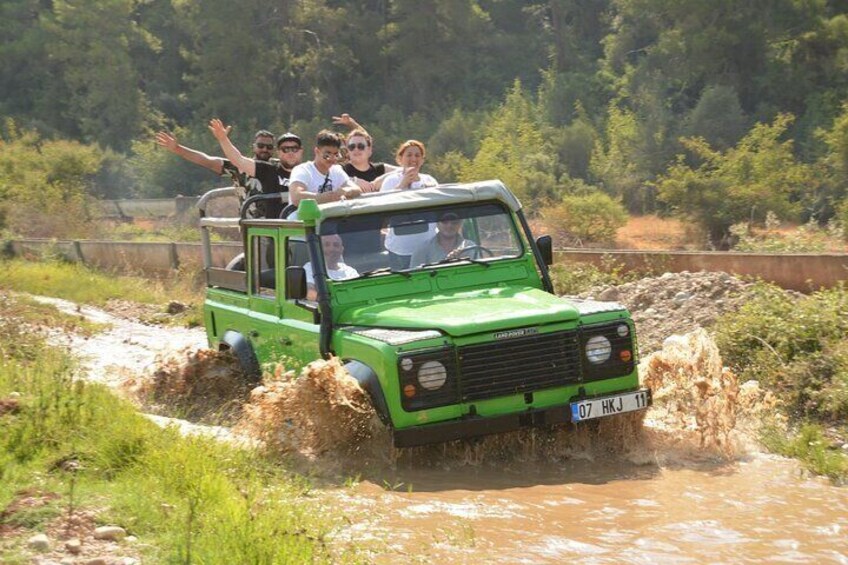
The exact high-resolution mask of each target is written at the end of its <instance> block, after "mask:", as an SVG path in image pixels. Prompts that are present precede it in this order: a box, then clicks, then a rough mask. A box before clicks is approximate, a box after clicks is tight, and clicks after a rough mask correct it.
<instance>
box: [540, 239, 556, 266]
mask: <svg viewBox="0 0 848 565" xmlns="http://www.w3.org/2000/svg"><path fill="white" fill-rule="evenodd" d="M536 247H538V248H539V255H541V256H542V261H543V262H544V263H545V265H547V266H548V267H550V266H551V265H553V264H554V240H553V239H551V236H549V235H543V236H540V237H539V238H538V239H536Z"/></svg>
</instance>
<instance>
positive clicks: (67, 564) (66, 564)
mask: <svg viewBox="0 0 848 565" xmlns="http://www.w3.org/2000/svg"><path fill="white" fill-rule="evenodd" d="M76 562H77V560H76V559H74V558H73V557H63V558H62V560H61V561H59V565H74V563H76Z"/></svg>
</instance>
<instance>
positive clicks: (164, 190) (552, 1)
mask: <svg viewBox="0 0 848 565" xmlns="http://www.w3.org/2000/svg"><path fill="white" fill-rule="evenodd" d="M0 16H2V18H3V22H4V38H3V41H2V42H0V117H3V118H6V117H9V118H13V119H14V120H15V122H16V123H17V124H20V125H21V127H23V128H25V129H28V130H29V129H31V130H34V131H37V132H38V134H39V135H40V136H41V137H42V139H44V140H51V139H68V140H75V141H77V142H79V143H82V144H83V145H86V146H87V145H90V144H98V145H99V146H100V147H103V148H104V150H107V151H111V153H109V154H108V155H107V158H105V159H104V160H103V162H102V165H101V166H102V169H103V170H101V171H99V172H98V174H97V176H96V177H95V183H96V184H95V185H94V187H93V189H92V190H93V193H94V194H96V195H100V196H105V195H111V196H131V195H142V194H143V195H162V196H166V195H173V194H176V193H183V194H192V193H194V194H197V193H199V192H201V191H203V190H205V189H208V188H210V187H211V186H215V185H216V184H218V183H220V180H218V179H216V178H215V177H214V176H212V175H211V174H209V173H208V172H204V171H202V170H198V169H197V168H192V167H191V166H187V165H186V164H185V163H182V162H180V161H179V160H178V159H177V158H176V157H174V156H173V155H163V154H162V152H161V150H158V149H156V148H155V146H154V145H153V144H152V142H151V132H152V131H153V130H154V129H156V128H160V127H166V128H168V129H172V130H177V131H179V132H180V135H181V139H183V140H185V141H186V142H187V143H190V144H193V146H196V147H198V148H199V149H202V150H204V151H207V152H213V153H217V147H216V145H215V143H214V141H213V140H211V138H210V137H209V135H208V132H207V130H206V123H207V122H208V120H209V119H210V118H211V117H220V118H222V119H224V120H225V121H226V122H227V123H228V124H232V125H233V126H234V129H233V138H234V140H235V141H236V143H237V144H239V145H240V146H242V147H244V148H245V149H246V148H247V147H248V144H249V143H250V141H251V140H252V134H253V132H255V131H256V130H257V129H259V128H268V129H271V130H272V131H274V132H276V133H281V132H282V131H286V130H295V131H297V132H298V133H300V134H301V135H302V136H303V137H304V138H305V139H308V138H309V137H310V136H312V135H314V133H315V132H317V131H318V130H319V129H321V128H323V127H326V126H327V125H329V123H330V118H331V116H333V115H338V114H339V113H341V112H345V111H347V112H350V113H351V114H353V115H354V116H356V118H357V119H358V120H360V121H361V122H362V123H364V124H366V125H367V127H368V129H369V131H371V133H372V134H374V136H375V140H376V145H375V157H376V158H377V159H380V160H388V161H391V160H392V159H391V157H392V150H393V148H394V147H395V146H396V144H397V143H399V142H400V141H402V140H405V139H408V138H418V139H422V140H427V141H428V145H429V147H428V149H429V151H428V159H429V163H428V166H430V167H432V170H433V172H435V173H438V178H440V179H441V180H446V181H451V180H459V179H463V180H478V179H480V178H481V177H492V176H494V177H498V178H501V179H502V180H504V181H505V182H507V184H508V185H510V187H511V188H514V189H516V191H517V192H518V193H519V194H521V196H522V198H524V199H526V200H527V201H528V203H541V202H545V201H547V200H548V199H550V198H559V197H560V196H561V195H562V194H563V193H564V192H567V186H568V185H569V183H571V182H572V181H575V180H581V181H584V182H586V183H588V184H589V185H592V186H596V187H598V188H599V189H600V190H602V191H603V192H605V193H606V194H608V195H609V196H611V197H612V198H613V199H614V200H617V201H620V202H622V203H623V204H624V205H625V206H626V208H627V209H628V210H630V211H631V212H639V213H641V212H656V211H661V212H662V211H669V210H670V208H669V207H670V206H672V205H673V206H674V207H675V209H680V210H683V208H681V207H680V205H679V202H677V201H676V200H674V199H668V198H665V199H662V200H658V199H657V187H658V186H660V184H665V186H670V185H669V184H668V183H669V182H670V181H669V180H668V179H672V178H677V177H679V176H681V175H683V173H684V172H685V171H684V169H681V167H689V170H690V171H698V170H700V168H701V167H703V166H705V165H704V159H705V157H704V155H701V154H700V153H704V150H705V148H706V147H708V148H709V151H711V152H717V153H719V154H725V153H727V152H734V151H740V150H741V149H740V148H741V147H742V145H740V144H741V143H742V141H741V140H743V139H749V141H750V138H748V137H746V136H750V135H753V134H754V132H757V131H760V130H757V129H756V127H755V129H754V130H751V128H752V127H753V124H755V123H762V124H770V123H776V122H775V120H777V119H779V118H778V116H780V115H782V114H791V115H794V116H796V117H797V119H796V120H794V121H793V122H792V123H791V124H789V123H787V124H786V128H785V131H784V132H783V134H782V135H783V137H782V139H783V140H784V142H785V141H786V140H789V139H792V140H793V141H794V143H792V144H791V145H790V146H788V149H787V151H789V152H791V154H792V155H793V156H794V158H795V159H796V161H797V163H796V164H803V165H805V166H808V167H810V169H808V170H807V172H808V173H809V174H810V177H809V182H807V183H806V185H805V187H804V188H803V189H802V190H801V194H797V193H794V192H793V194H792V198H794V199H795V201H793V202H790V204H792V205H791V206H789V207H788V208H786V207H784V208H781V210H783V213H784V214H789V215H790V216H791V215H793V214H796V215H797V214H800V217H801V219H803V220H804V221H806V220H807V219H808V218H811V217H814V218H815V219H816V221H818V222H820V223H823V222H826V221H827V220H828V219H830V217H832V216H833V215H834V214H835V213H836V210H838V209H841V208H840V205H841V203H842V202H843V201H844V200H845V198H846V193H848V189H846V187H848V150H846V146H848V142H845V138H846V134H845V130H846V128H848V126H846V125H845V124H846V123H848V119H846V117H845V116H846V115H848V110H846V106H845V105H846V104H847V103H848V6H846V5H845V3H844V2H843V3H840V2H834V1H827V0H804V1H800V0H714V1H711V2H704V1H703V0H426V1H418V0H357V1H354V2H339V1H337V0H280V1H278V2H273V3H270V4H269V3H267V2H264V3H263V2H260V1H258V0H244V1H241V2H229V1H225V0H171V1H166V0H7V1H5V2H3V4H2V5H0ZM517 85H520V87H519V86H517ZM757 127H759V126H757ZM749 130H751V131H749ZM757 135H760V134H757ZM697 138H700V139H703V143H702V144H701V145H700V146H698V144H697V143H696V142H694V141H693V140H694V139H697ZM681 139H686V140H688V141H685V142H681ZM781 143H783V142H781ZM698 147H700V148H698ZM770 151H771V150H769V151H766V152H767V153H768V152H770ZM708 153H709V152H708ZM681 154H686V155H687V156H686V157H685V158H684V159H683V161H679V160H678V157H677V156H678V155H681ZM687 174H691V173H687ZM728 174H729V173H728ZM120 175H124V176H125V177H127V179H126V182H123V183H117V184H116V180H115V179H116V178H119V177H120ZM743 178H744V176H743ZM714 180H715V179H712V180H711V181H710V182H713V181H714ZM746 190H747V191H748V192H756V191H757V189H756V188H751V187H749V188H747V189H744V190H743V189H742V188H739V191H741V192H745V191H746ZM708 192H709V191H708ZM743 200H744V198H743ZM710 202H711V200H709V199H705V200H704V202H703V203H702V207H707V208H705V212H704V213H703V214H702V217H706V215H707V214H708V211H709V210H711V209H709V208H708V205H709V204H710ZM721 204H722V202H720V201H717V202H716V206H718V208H716V209H715V210H713V211H714V212H715V214H716V215H717V217H718V219H717V220H716V226H717V227H716V228H715V229H716V230H718V231H721V229H722V228H721V227H720V226H724V225H726V224H727V221H729V220H728V219H727V217H729V216H733V217H736V216H738V215H739V214H738V213H737V212H733V213H729V212H728V211H727V210H726V209H724V207H722V206H720V205H721ZM775 204H776V203H775ZM789 208H791V209H792V210H789ZM685 213H687V214H690V212H688V211H687V212H685ZM755 215H756V214H755ZM785 219H787V218H785ZM717 233H718V232H716V233H714V235H716V234H717Z"/></svg>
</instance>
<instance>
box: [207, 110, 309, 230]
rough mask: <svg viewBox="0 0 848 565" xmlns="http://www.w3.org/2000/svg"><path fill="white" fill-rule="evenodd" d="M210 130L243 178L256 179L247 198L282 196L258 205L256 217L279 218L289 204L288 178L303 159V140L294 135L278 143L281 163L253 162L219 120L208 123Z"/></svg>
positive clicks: (279, 161) (254, 160)
mask: <svg viewBox="0 0 848 565" xmlns="http://www.w3.org/2000/svg"><path fill="white" fill-rule="evenodd" d="M209 130H210V131H211V132H212V135H214V136H215V139H217V140H218V143H220V145H221V149H222V150H223V151H224V155H226V156H227V157H228V158H229V159H230V161H231V162H232V163H233V165H235V166H236V167H237V168H238V171H239V172H240V173H241V174H244V175H248V176H249V177H254V178H255V179H256V185H258V186H256V185H254V186H252V187H249V190H248V193H247V197H250V196H253V194H259V193H260V192H261V193H262V194H277V193H279V194H280V198H279V199H274V200H266V201H263V202H257V203H256V210H257V214H255V215H253V216H254V217H262V218H279V217H280V212H282V210H283V208H284V207H285V206H286V204H287V203H288V199H289V194H288V187H289V176H290V175H291V170H292V168H294V166H295V165H297V164H298V163H300V160H301V159H302V157H303V145H302V143H301V141H300V138H299V137H298V136H296V135H295V134H293V133H290V132H289V133H284V134H283V135H281V136H280V137H279V138H278V139H277V154H278V155H279V160H278V161H276V162H269V161H260V160H257V159H250V158H248V157H245V156H244V155H242V154H241V152H240V151H239V150H238V149H237V148H236V146H235V145H233V142H232V141H230V138H229V133H230V128H229V127H227V126H225V125H224V123H223V122H222V121H221V120H219V119H218V118H214V119H212V120H210V121H209Z"/></svg>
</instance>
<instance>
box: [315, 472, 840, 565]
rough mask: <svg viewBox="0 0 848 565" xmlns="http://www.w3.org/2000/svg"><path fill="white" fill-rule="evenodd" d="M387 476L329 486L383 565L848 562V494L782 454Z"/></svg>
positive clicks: (354, 532)
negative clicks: (806, 474)
mask: <svg viewBox="0 0 848 565" xmlns="http://www.w3.org/2000/svg"><path fill="white" fill-rule="evenodd" d="M383 481H384V483H383V484H375V483H374V482H370V481H367V482H362V483H360V484H358V485H357V486H355V487H353V488H350V489H345V490H338V491H336V492H334V493H332V494H331V495H330V497H331V499H333V500H335V502H336V504H337V505H338V506H341V507H344V508H346V509H347V510H346V511H347V515H348V517H349V519H350V520H351V521H352V523H353V525H351V526H350V527H348V528H345V529H343V530H342V531H340V533H339V539H338V540H337V541H342V540H350V541H355V542H356V543H359V544H361V545H363V546H364V547H366V548H367V549H368V551H369V558H370V559H372V560H374V561H376V562H381V563H394V562H399V561H401V560H406V559H409V558H412V560H421V561H422V562H439V563H468V562H470V561H479V562H491V563H561V562H565V561H566V560H572V559H578V560H580V562H583V563H622V562H627V563H650V562H662V563H665V562H674V563H703V562H740V561H768V562H785V563H848V490H846V489H840V488H838V487H834V486H832V485H830V484H829V483H827V482H826V481H823V480H818V479H810V478H803V477H802V476H801V475H800V474H799V470H798V467H797V466H796V465H795V464H794V463H793V462H791V461H788V460H786V459H782V458H777V457H771V456H765V455H756V456H752V457H750V458H747V459H746V460H744V461H737V462H733V463H726V464H720V465H705V464H700V465H694V466H691V465H690V466H676V467H673V468H671V467H660V466H656V465H640V466H637V465H633V464H629V463H626V462H621V461H619V462H606V463H596V462H587V461H572V462H566V463H564V464H559V465H546V466H540V465H538V464H533V465H517V466H512V467H511V468H506V469H495V468H485V469H479V468H471V469H469V468H462V469H454V470H451V471H434V470H433V469H426V470H424V469H418V470H416V469H408V470H405V471H403V470H402V471H398V472H395V473H390V474H386V476H385V477H383ZM391 488H395V489H397V490H395V491H392V490H390V489H391ZM408 489H411V492H408Z"/></svg>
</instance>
